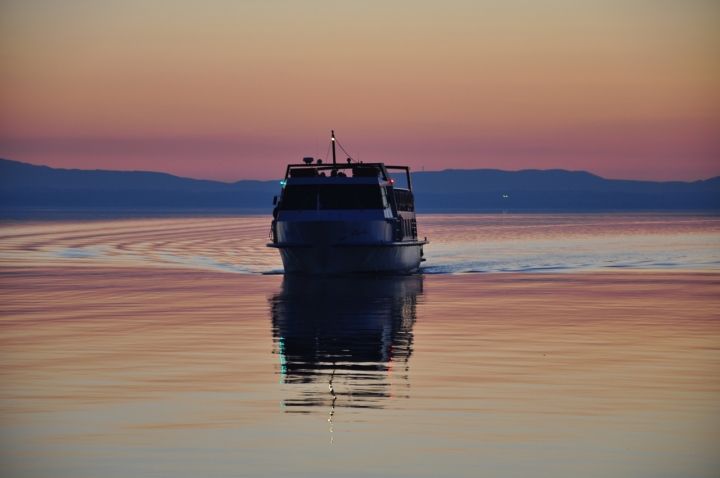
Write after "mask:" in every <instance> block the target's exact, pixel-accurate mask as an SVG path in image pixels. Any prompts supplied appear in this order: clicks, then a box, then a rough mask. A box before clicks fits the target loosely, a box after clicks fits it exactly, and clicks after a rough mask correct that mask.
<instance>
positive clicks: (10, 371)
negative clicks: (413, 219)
mask: <svg viewBox="0 0 720 478" xmlns="http://www.w3.org/2000/svg"><path fill="white" fill-rule="evenodd" d="M421 219H422V220H421V222H420V226H419V229H420V233H421V234H422V235H427V236H428V238H429V239H430V240H431V241H432V243H431V245H430V246H429V247H428V248H427V250H426V257H427V258H428V261H427V262H426V263H425V267H426V269H425V273H424V274H421V275H413V276H404V277H360V278H359V277H344V278H343V277H330V278H308V277H302V276H300V277H298V276H295V277H293V276H283V275H282V274H278V273H276V272H278V271H280V270H281V264H280V261H279V259H278V257H277V252H276V251H273V250H270V249H269V248H265V247H264V243H265V242H266V239H265V238H266V234H267V232H268V231H267V230H268V229H269V227H268V221H267V219H265V218H257V217H234V218H208V219H198V218H168V219H161V218H151V219H128V220H116V221H108V220H99V221H69V220H68V221H60V222H13V223H5V224H4V225H3V226H2V229H1V231H0V236H1V238H0V254H1V255H0V261H1V262H0V264H2V269H1V271H0V307H1V309H0V310H1V311H2V312H1V314H0V330H1V331H2V333H1V334H0V471H2V473H0V474H2V476H73V477H75V476H133V475H134V476H278V475H282V474H285V475H292V476H317V475H327V476H370V475H377V476H468V475H472V476H475V475H483V476H553V477H556V476H717V475H718V472H719V471H720V459H718V456H720V453H719V452H720V449H719V448H720V445H718V444H719V443H720V294H719V293H718V292H720V274H718V271H717V269H718V266H717V264H718V256H719V253H718V242H719V239H720V224H719V221H718V219H717V218H715V217H713V216H682V215H639V214H638V215H589V216H574V215H572V216H570V215H569V216H562V215H556V216H516V217H510V216H508V217H502V216H450V217H441V216H425V217H422V218H421ZM266 249H267V250H266ZM618 265H620V266H622V267H617V266H618ZM548 270H549V271H552V273H547V271H548ZM464 271H478V272H480V271H482V272H491V273H484V274H463V273H461V272H464ZM495 271H522V272H514V273H502V274H500V273H492V272H495ZM526 271H531V272H532V273H528V272H526ZM560 271H561V272H563V273H557V272H560ZM261 273H264V274H261ZM267 273H270V274H267Z"/></svg>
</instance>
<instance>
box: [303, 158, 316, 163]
mask: <svg viewBox="0 0 720 478" xmlns="http://www.w3.org/2000/svg"><path fill="white" fill-rule="evenodd" d="M313 161H315V158H303V163H305V164H312V162H313Z"/></svg>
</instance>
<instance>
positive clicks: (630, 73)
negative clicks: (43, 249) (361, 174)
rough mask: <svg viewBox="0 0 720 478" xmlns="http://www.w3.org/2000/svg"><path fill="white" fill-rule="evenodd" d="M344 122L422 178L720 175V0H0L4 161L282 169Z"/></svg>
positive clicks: (198, 173) (322, 153)
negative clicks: (451, 174)
mask: <svg viewBox="0 0 720 478" xmlns="http://www.w3.org/2000/svg"><path fill="white" fill-rule="evenodd" d="M331 130H335V133H336V136H337V137H338V140H339V142H340V144H341V145H342V146H343V147H344V148H345V150H347V152H348V153H349V154H350V155H352V156H353V157H354V158H356V159H357V158H359V159H360V160H362V161H365V162H371V161H383V162H386V163H389V164H402V165H409V166H410V167H411V168H413V170H421V169H423V168H424V169H425V170H426V171H430V170H443V169H450V168H452V169H476V168H496V169H505V170H520V169H554V168H561V169H569V170H585V171H590V172H592V173H595V174H598V175H601V176H603V177H607V178H618V179H646V180H661V181H668V180H682V181H694V180H698V179H707V178H710V177H713V176H717V175H720V2H717V1H699V0H698V1H696V0H682V1H666V0H654V1H634V0H624V1H613V0H602V1H589V0H575V1H552V0H550V1H543V2H540V1H531V0H503V1H499V0H498V1H493V2H483V1H479V0H475V1H433V2H429V1H423V0H414V1H389V0H385V1H372V0H365V1H357V2H354V1H343V2H330V1H302V0H293V1H276V2H272V1H268V0H265V1H257V2H255V1H242V2H241V1H213V0H208V1H203V2H189V1H182V0H176V1H172V2H171V1H155V0H142V1H132V0H129V1H123V2H111V1H97V0H96V1H81V0H78V1H64V0H57V1H39V0H22V1H13V0H4V1H1V2H0V157H2V158H5V159H12V160H17V161H23V162H28V163H32V164H42V165H47V166H52V167H63V168H82V169H116V170H150V171H163V172H168V173H171V174H176V175H180V176H187V177H194V178H204V179H215V180H221V181H237V180H240V179H275V178H277V177H280V176H282V175H283V174H284V166H285V165H286V164H287V163H288V162H300V160H301V158H303V157H305V156H313V157H319V158H322V159H324V160H325V159H326V158H327V154H328V146H329V144H330V141H329V140H330V131H331ZM338 153H339V157H340V158H341V159H344V157H345V155H344V153H343V152H342V151H340V150H338Z"/></svg>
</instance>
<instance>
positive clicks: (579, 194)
mask: <svg viewBox="0 0 720 478" xmlns="http://www.w3.org/2000/svg"><path fill="white" fill-rule="evenodd" d="M412 181H413V189H414V190H415V197H416V205H417V209H418V211H419V212H421V213H422V212H440V211H446V212H471V211H488V212H489V211H499V210H513V211H518V212H520V211H526V212H531V211H548V210H552V211H584V210H587V211H597V210H707V211H720V176H718V177H715V178H712V179H708V180H705V181H695V182H680V181H671V182H654V181H628V180H613V179H604V178H602V177H600V176H597V175H594V174H591V173H588V172H585V171H566V170H560V169H555V170H523V171H502V170H496V169H475V170H453V169H448V170H445V171H428V172H416V173H413V175H412ZM279 192H280V185H279V184H278V181H250V180H244V181H237V182H234V183H226V182H221V181H209V180H197V179H190V178H182V177H178V176H173V175H171V174H166V173H156V172H148V171H108V170H79V169H55V168H50V167H47V166H35V165H31V164H26V163H21V162H18V161H10V160H6V159H0V207H2V208H3V209H8V208H58V209H73V208H115V209H148V208H154V209H198V208H199V209H224V210H230V209H237V210H251V209H253V210H257V211H258V212H268V213H269V212H270V211H271V209H272V197H273V196H274V195H276V194H279Z"/></svg>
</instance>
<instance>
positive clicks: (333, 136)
mask: <svg viewBox="0 0 720 478" xmlns="http://www.w3.org/2000/svg"><path fill="white" fill-rule="evenodd" d="M332 145H333V166H335V165H336V164H337V163H336V162H335V130H333V131H332Z"/></svg>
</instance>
